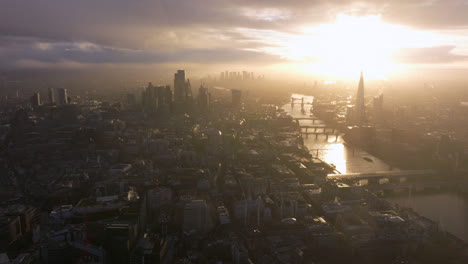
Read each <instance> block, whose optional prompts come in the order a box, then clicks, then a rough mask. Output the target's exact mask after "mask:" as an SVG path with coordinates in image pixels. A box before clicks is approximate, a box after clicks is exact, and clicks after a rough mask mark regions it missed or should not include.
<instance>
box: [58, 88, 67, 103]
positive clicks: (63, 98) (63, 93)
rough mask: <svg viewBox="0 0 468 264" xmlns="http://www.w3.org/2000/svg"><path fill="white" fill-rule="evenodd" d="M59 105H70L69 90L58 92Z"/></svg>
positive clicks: (62, 89)
mask: <svg viewBox="0 0 468 264" xmlns="http://www.w3.org/2000/svg"><path fill="white" fill-rule="evenodd" d="M57 104H58V105H66V104H68V93H67V89H64V88H60V89H58V91H57Z"/></svg>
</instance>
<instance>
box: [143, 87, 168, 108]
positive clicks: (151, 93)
mask: <svg viewBox="0 0 468 264" xmlns="http://www.w3.org/2000/svg"><path fill="white" fill-rule="evenodd" d="M141 102H142V106H143V108H144V109H145V110H146V111H156V110H157V111H166V110H170V108H171V104H172V92H171V87H170V86H161V85H160V86H154V85H153V84H152V83H151V82H149V83H148V86H147V87H146V89H145V90H144V91H143V92H142V98H141Z"/></svg>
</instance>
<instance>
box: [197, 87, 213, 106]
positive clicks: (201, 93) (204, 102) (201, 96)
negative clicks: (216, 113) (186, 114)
mask: <svg viewBox="0 0 468 264" xmlns="http://www.w3.org/2000/svg"><path fill="white" fill-rule="evenodd" d="M209 100H210V96H209V93H208V88H205V87H203V85H200V88H199V89H198V108H199V109H200V111H205V110H206V108H208V106H209V104H210V101H209Z"/></svg>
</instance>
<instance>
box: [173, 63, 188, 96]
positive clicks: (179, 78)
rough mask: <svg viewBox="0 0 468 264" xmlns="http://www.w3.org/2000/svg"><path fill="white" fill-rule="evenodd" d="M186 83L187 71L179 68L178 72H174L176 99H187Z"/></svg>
mask: <svg viewBox="0 0 468 264" xmlns="http://www.w3.org/2000/svg"><path fill="white" fill-rule="evenodd" d="M186 85H187V83H186V82H185V71H184V70H178V71H177V73H176V74H174V101H176V102H183V101H185V91H186Z"/></svg>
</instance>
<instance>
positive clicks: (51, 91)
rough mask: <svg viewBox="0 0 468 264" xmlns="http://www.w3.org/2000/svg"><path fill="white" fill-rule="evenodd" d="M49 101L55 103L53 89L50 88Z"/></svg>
mask: <svg viewBox="0 0 468 264" xmlns="http://www.w3.org/2000/svg"><path fill="white" fill-rule="evenodd" d="M49 103H50V104H55V91H54V89H52V88H49Z"/></svg>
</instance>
